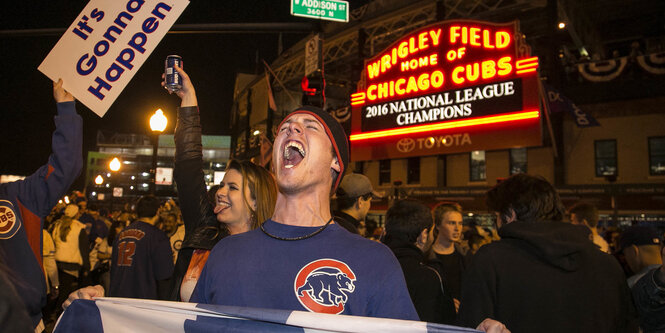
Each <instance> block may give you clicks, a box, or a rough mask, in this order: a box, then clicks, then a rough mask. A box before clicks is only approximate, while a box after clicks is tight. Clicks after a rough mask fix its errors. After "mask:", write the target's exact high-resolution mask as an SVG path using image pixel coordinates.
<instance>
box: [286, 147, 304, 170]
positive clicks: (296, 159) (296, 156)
mask: <svg viewBox="0 0 665 333" xmlns="http://www.w3.org/2000/svg"><path fill="white" fill-rule="evenodd" d="M304 157H305V149H304V148H303V146H302V144H300V142H297V141H289V142H287V143H286V144H285V145H284V167H285V168H287V169H291V168H293V167H294V166H296V165H298V163H300V161H302V159H303V158H304Z"/></svg>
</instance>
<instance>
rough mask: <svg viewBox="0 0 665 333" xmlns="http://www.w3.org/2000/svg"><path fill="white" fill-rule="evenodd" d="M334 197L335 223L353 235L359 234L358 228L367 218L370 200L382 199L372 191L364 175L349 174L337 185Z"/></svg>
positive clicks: (370, 184) (377, 193)
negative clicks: (335, 207)
mask: <svg viewBox="0 0 665 333" xmlns="http://www.w3.org/2000/svg"><path fill="white" fill-rule="evenodd" d="M335 197H336V203H337V211H335V223H337V224H339V225H340V226H342V227H344V229H346V230H348V231H350V232H352V233H354V234H360V232H359V231H358V228H360V227H361V223H364V221H365V217H367V213H368V212H369V209H370V207H371V206H372V198H382V197H383V195H382V194H381V193H379V192H377V191H375V190H374V188H373V187H372V183H371V182H370V181H369V178H367V177H366V176H365V175H361V174H359V173H351V174H348V175H346V176H345V177H344V179H343V180H342V182H341V183H340V184H339V187H338V188H337V191H336V192H335ZM362 236H365V235H362Z"/></svg>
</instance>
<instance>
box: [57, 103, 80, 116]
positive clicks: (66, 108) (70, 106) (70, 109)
mask: <svg viewBox="0 0 665 333" xmlns="http://www.w3.org/2000/svg"><path fill="white" fill-rule="evenodd" d="M56 107H57V109H58V115H59V116H67V115H75V114H76V102H75V101H71V102H61V103H57V104H56Z"/></svg>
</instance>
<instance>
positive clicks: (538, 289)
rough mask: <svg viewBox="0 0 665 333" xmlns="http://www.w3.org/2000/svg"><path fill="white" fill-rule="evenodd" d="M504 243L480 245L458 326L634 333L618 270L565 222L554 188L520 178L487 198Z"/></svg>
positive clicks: (580, 229)
mask: <svg viewBox="0 0 665 333" xmlns="http://www.w3.org/2000/svg"><path fill="white" fill-rule="evenodd" d="M487 206H488V208H489V209H490V210H491V211H494V212H495V213H496V215H497V227H498V228H499V235H500V236H501V240H499V241H497V242H493V243H491V244H488V245H486V246H483V247H482V248H481V249H480V250H478V253H476V255H475V256H474V258H473V261H472V262H471V264H470V266H469V267H468V269H467V272H466V275H465V279H464V282H463V284H462V299H461V305H460V312H459V317H458V319H459V324H461V325H464V326H473V325H476V324H478V323H479V322H480V321H481V320H482V319H483V318H486V317H490V318H493V319H495V320H498V321H500V322H502V323H504V324H505V325H506V327H507V328H508V329H510V330H511V331H512V332H515V333H520V332H534V331H538V332H637V330H638V328H637V316H636V310H635V307H634V305H633V303H632V299H631V296H630V290H629V289H628V285H627V283H626V280H625V277H624V275H623V271H622V270H621V267H620V266H619V264H618V263H617V262H616V260H615V259H614V258H613V257H612V256H610V255H607V254H605V253H603V252H601V251H600V250H599V249H598V248H597V247H596V246H595V245H594V244H593V243H592V242H590V241H589V238H588V234H589V232H588V229H586V227H583V226H578V225H573V224H570V223H564V222H563V219H564V214H565V210H564V207H563V204H562V203H561V199H560V198H559V196H558V194H557V193H556V190H555V188H554V187H553V186H552V185H551V184H550V183H549V182H547V181H546V180H545V179H543V178H542V177H534V176H529V175H525V174H517V175H514V176H511V177H510V178H508V179H506V180H504V181H502V182H500V183H499V184H497V185H496V186H494V187H493V188H492V189H490V190H489V191H488V193H487Z"/></svg>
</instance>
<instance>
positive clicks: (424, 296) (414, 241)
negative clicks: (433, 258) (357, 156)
mask: <svg viewBox="0 0 665 333" xmlns="http://www.w3.org/2000/svg"><path fill="white" fill-rule="evenodd" d="M433 226H434V223H433V220H432V215H431V214H430V211H429V208H428V207H427V206H425V205H424V204H422V203H420V202H419V201H415V200H401V201H397V202H396V203H395V204H394V205H393V206H392V207H390V209H388V212H387V213H386V235H385V238H384V240H383V242H384V243H385V244H386V245H387V246H388V247H389V248H390V250H392V251H393V253H394V254H395V256H396V257H397V260H398V261H399V264H400V266H401V267H402V272H403V273H404V278H405V279H406V287H407V289H408V290H409V295H410V296H411V301H413V305H414V306H415V307H416V312H418V316H419V317H420V320H422V321H427V322H431V323H441V324H451V325H452V324H454V323H455V305H454V303H453V298H452V297H451V296H450V295H449V294H448V292H446V291H444V288H443V280H442V279H441V274H440V273H439V271H438V270H437V269H436V268H434V267H430V266H429V265H428V264H427V263H426V260H425V250H426V249H427V248H428V247H429V246H431V244H432V240H431V236H430V231H431V229H432V227H433Z"/></svg>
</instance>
